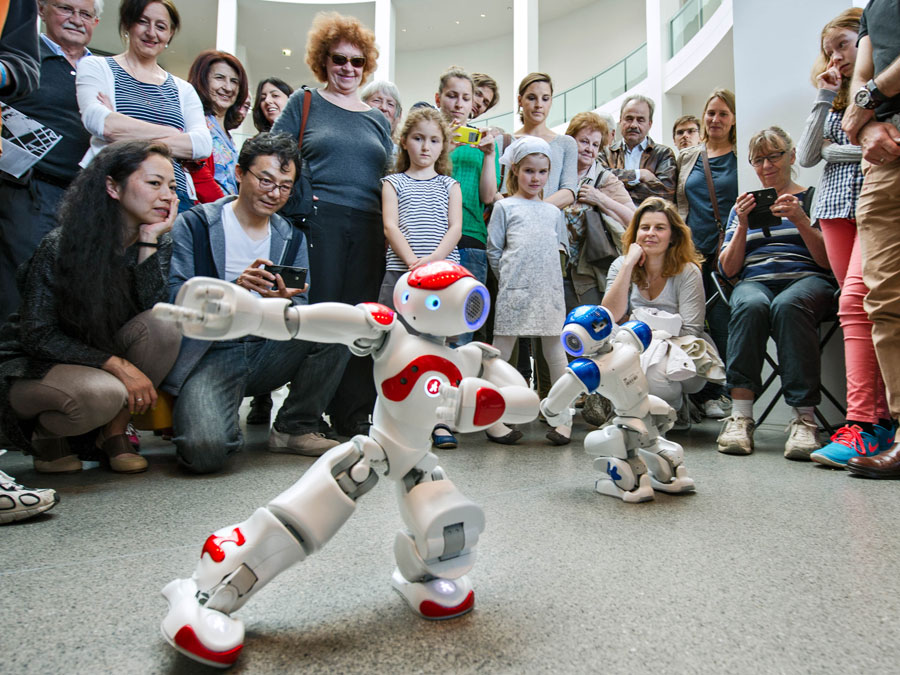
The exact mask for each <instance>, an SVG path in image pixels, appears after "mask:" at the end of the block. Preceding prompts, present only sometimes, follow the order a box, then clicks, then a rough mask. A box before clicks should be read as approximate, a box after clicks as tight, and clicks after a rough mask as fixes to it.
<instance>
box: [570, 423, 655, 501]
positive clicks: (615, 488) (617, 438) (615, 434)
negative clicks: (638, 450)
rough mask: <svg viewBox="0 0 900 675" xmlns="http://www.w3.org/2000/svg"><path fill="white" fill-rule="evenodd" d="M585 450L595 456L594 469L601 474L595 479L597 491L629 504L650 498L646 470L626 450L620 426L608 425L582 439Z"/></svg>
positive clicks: (631, 453) (641, 462)
mask: <svg viewBox="0 0 900 675" xmlns="http://www.w3.org/2000/svg"><path fill="white" fill-rule="evenodd" d="M584 450H585V452H586V453H587V454H589V455H590V456H591V457H594V468H595V469H597V470H598V471H602V472H603V473H604V475H603V476H601V477H600V478H599V479H597V483H596V485H595V487H596V490H597V492H599V493H600V494H603V495H609V496H611V497H618V498H619V499H621V500H622V501H625V502H630V503H634V502H647V501H650V500H651V499H653V488H652V487H651V485H650V477H649V476H648V475H647V467H646V466H645V465H644V462H643V460H642V459H641V458H640V457H639V456H638V455H636V454H635V453H634V451H633V450H632V451H629V450H628V448H627V446H626V442H625V432H624V431H623V430H622V429H621V428H620V427H618V426H615V425H612V424H610V425H608V426H605V427H603V428H602V429H597V430H596V431H592V432H591V433H589V434H588V435H587V436H585V439H584Z"/></svg>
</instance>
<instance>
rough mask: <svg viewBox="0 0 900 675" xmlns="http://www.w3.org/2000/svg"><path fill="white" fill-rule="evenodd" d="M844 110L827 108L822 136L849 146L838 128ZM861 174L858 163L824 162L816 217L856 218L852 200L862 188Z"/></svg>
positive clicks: (853, 200) (842, 132)
mask: <svg viewBox="0 0 900 675" xmlns="http://www.w3.org/2000/svg"><path fill="white" fill-rule="evenodd" d="M843 119H844V111H843V110H839V111H835V110H831V111H829V112H828V117H827V119H826V120H825V129H824V132H825V133H824V136H825V138H826V139H828V140H829V141H831V142H832V143H836V144H837V145H850V139H849V138H848V137H847V134H846V133H844V130H843V129H841V121H843ZM862 184H863V173H862V167H861V166H860V164H859V162H826V163H825V170H824V171H823V172H822V180H821V181H820V182H819V194H818V197H819V198H818V201H817V202H816V208H815V212H814V215H815V217H816V218H856V200H857V199H859V191H860V190H861V189H862Z"/></svg>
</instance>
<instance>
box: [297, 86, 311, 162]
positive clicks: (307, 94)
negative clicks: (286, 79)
mask: <svg viewBox="0 0 900 675" xmlns="http://www.w3.org/2000/svg"><path fill="white" fill-rule="evenodd" d="M311 101H312V89H310V88H309V87H307V86H306V85H305V84H304V85H303V112H302V113H301V115H300V135H299V136H298V137H297V147H298V148H302V147H303V132H304V131H306V120H307V119H309V104H310V102H311Z"/></svg>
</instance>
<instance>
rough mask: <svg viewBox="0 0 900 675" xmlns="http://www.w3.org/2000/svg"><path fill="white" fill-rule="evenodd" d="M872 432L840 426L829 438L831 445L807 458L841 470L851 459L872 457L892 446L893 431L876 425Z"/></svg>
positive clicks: (854, 426)
mask: <svg viewBox="0 0 900 675" xmlns="http://www.w3.org/2000/svg"><path fill="white" fill-rule="evenodd" d="M872 431H873V433H871V434H870V433H867V432H865V431H863V430H862V429H861V428H860V427H859V426H857V425H856V424H854V425H853V426H849V427H848V426H846V425H845V426H842V427H841V428H840V429H838V430H837V431H836V432H835V434H834V436H832V437H831V443H829V444H828V445H826V446H825V447H824V448H819V449H818V450H816V451H815V452H814V453H812V454H811V455H810V456H809V458H810V459H811V460H812V461H814V462H818V463H819V464H824V465H825V466H830V467H832V468H835V469H843V468H844V467H845V466H847V461H848V460H849V459H850V458H851V457H872V456H874V455H877V454H878V453H880V452H883V451H884V450H887V449H888V448H890V447H891V445H893V443H894V430H893V429H885V428H884V427H882V426H880V425H878V424H876V425H874V426H873V427H872Z"/></svg>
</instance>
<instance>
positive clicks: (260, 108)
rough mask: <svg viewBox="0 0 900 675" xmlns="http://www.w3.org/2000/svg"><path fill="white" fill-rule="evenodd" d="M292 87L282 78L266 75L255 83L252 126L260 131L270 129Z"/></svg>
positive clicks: (286, 100)
mask: <svg viewBox="0 0 900 675" xmlns="http://www.w3.org/2000/svg"><path fill="white" fill-rule="evenodd" d="M293 93H294V89H293V88H292V87H291V85H289V84H288V83H287V82H285V81H284V80H280V79H278V78H277V77H267V78H266V79H265V80H263V81H261V82H260V83H259V84H258V85H256V98H254V99H253V100H254V103H253V126H255V127H256V130H257V131H258V132H260V133H262V132H263V131H271V130H272V125H273V124H275V120H277V119H278V116H279V115H280V114H281V111H282V110H284V106H285V105H287V102H288V99H289V98H290V97H291V94H293Z"/></svg>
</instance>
